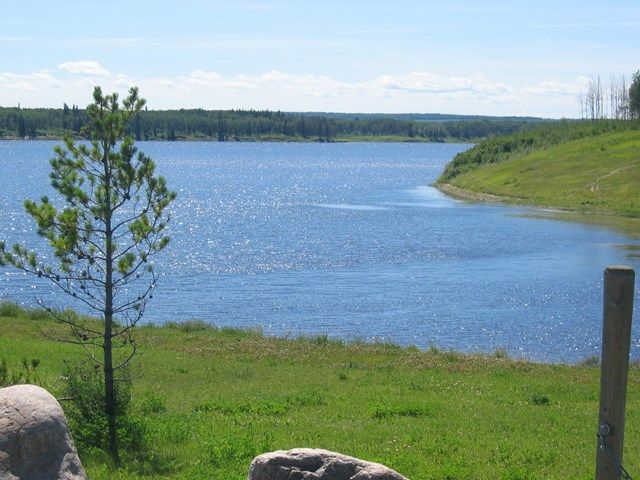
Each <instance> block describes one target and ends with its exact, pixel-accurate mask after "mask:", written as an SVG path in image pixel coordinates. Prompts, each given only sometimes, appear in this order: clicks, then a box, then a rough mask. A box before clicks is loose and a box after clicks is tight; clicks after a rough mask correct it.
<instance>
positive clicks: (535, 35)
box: [0, 0, 640, 118]
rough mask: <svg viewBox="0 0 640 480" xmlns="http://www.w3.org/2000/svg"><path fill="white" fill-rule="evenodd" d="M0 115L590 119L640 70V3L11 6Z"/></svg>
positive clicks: (2, 31)
mask: <svg viewBox="0 0 640 480" xmlns="http://www.w3.org/2000/svg"><path fill="white" fill-rule="evenodd" d="M0 11H1V12H2V14H1V15H0V52H2V54H1V55H0V106H5V107H7V106H17V105H18V104H20V105H21V106H23V107H61V106H62V104H63V102H66V103H67V104H69V105H72V104H77V105H80V106H86V105H87V104H88V103H90V101H91V92H92V89H93V86H94V85H100V86H102V88H103V90H105V91H106V92H113V91H117V92H119V93H121V94H125V93H126V91H127V89H128V88H129V87H131V86H134V85H135V86H138V87H139V89H140V92H141V94H142V96H143V97H145V98H146V99H147V105H148V108H150V109H166V108H172V109H175V108H204V109H230V108H236V109H250V108H253V109H271V110H284V111H334V112H386V113H455V114H480V115H531V116H542V117H553V118H560V117H569V118H571V117H577V116H579V109H578V102H577V96H578V95H579V93H580V91H581V90H584V89H585V88H586V85H587V83H588V79H589V78H590V77H593V76H594V75H598V74H599V75H601V76H602V77H603V78H604V79H608V78H610V77H611V75H622V74H624V75H627V77H629V76H630V75H631V74H632V73H633V72H635V71H637V70H639V69H640V55H639V54H638V53H639V52H640V1H639V0H632V1H628V0H620V1H590V0H585V1H563V0H555V1H546V0H539V1H531V0H527V1H519V0H513V1H509V2H507V1H501V2H497V1H492V0H486V1H470V0H469V1H464V0H451V1H449V0H440V1H437V2H436V1H430V0H421V1H409V0H395V1H389V0H385V1H378V0H369V1H359V0H355V1H349V0H342V1H334V0H320V1H318V0H316V1H313V2H311V1H306V0H298V1H294V0H265V1H257V0H255V1H254V0H238V1H233V0H227V1H224V2H222V1H197V0H186V1H169V0H153V1H147V0H128V1H121V0H110V1H108V2H107V1H97V0H96V1H93V0H82V1H80V0H77V1H71V0H56V1H50V0H47V1H30V2H16V1H14V0H12V1H5V0H0Z"/></svg>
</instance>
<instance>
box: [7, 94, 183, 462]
mask: <svg viewBox="0 0 640 480" xmlns="http://www.w3.org/2000/svg"><path fill="white" fill-rule="evenodd" d="M93 99H94V102H93V103H92V104H91V105H89V106H88V107H87V110H86V113H87V116H88V118H89V123H88V125H87V126H86V129H87V134H88V137H89V139H90V142H89V143H86V142H81V143H75V142H74V140H73V139H72V138H71V136H67V137H65V139H64V145H65V146H64V147H56V148H55V158H53V159H52V160H51V162H50V163H51V169H52V170H51V173H50V175H49V176H50V177H51V185H52V187H53V188H54V189H55V190H56V191H57V192H58V193H59V194H60V198H61V200H62V201H63V202H64V206H63V207H56V206H55V205H54V203H53V202H52V201H50V200H49V199H48V198H47V197H46V196H43V197H42V198H41V200H40V202H34V201H31V200H27V201H25V204H24V205H25V209H26V211H27V212H28V213H29V215H31V217H33V219H34V220H35V222H36V224H37V228H38V230H37V231H38V234H39V235H40V236H41V237H43V238H44V239H45V240H46V241H47V243H48V244H49V246H50V247H51V249H52V254H53V258H54V261H53V262H51V263H52V264H48V263H47V262H46V261H44V260H43V259H42V258H41V257H40V256H39V255H38V254H37V253H36V252H32V251H29V250H27V249H26V248H25V247H24V246H23V245H21V244H16V245H13V247H11V248H8V247H7V246H5V244H4V243H3V242H0V265H4V264H9V265H13V266H14V267H17V268H19V269H21V270H23V271H25V272H28V273H31V274H34V275H37V276H38V277H43V278H47V279H48V280H50V281H51V282H53V284H54V285H56V286H57V287H58V288H59V290H61V291H62V292H64V293H66V294H68V295H70V296H71V297H73V299H74V301H76V302H80V303H82V304H83V305H84V306H85V309H86V310H89V312H90V313H91V314H92V315H93V316H95V317H97V318H99V319H100V324H99V325H100V328H97V327H96V324H95V322H91V321H86V320H84V319H83V318H82V317H80V316H78V315H75V314H73V313H71V312H70V311H65V312H60V311H57V310H54V309H52V308H50V307H49V306H46V305H45V308H47V309H48V310H49V311H50V312H51V313H52V314H53V315H55V316H56V318H57V319H58V320H59V321H60V322H61V323H63V324H65V325H66V326H68V328H69V331H70V334H71V335H69V336H68V337H67V339H68V340H69V341H71V342H73V343H77V344H81V345H83V346H84V347H85V350H86V351H87V353H88V354H89V355H90V356H91V358H92V359H93V360H94V361H95V362H96V363H97V364H99V365H100V366H101V367H102V371H103V372H104V411H105V415H106V417H107V422H108V430H109V432H108V434H109V435H108V451H109V454H110V456H111V458H112V459H113V461H114V462H115V463H116V464H117V463H119V451H118V437H117V420H118V411H117V409H116V386H115V380H116V377H115V376H114V372H116V371H117V370H119V369H122V368H125V367H126V366H127V365H128V364H129V362H130V361H131V360H132V358H133V357H134V355H135V353H136V342H135V339H134V337H133V335H132V333H133V328H134V327H135V326H136V324H137V323H138V322H139V321H140V319H141V318H142V315H143V312H144V310H145V307H146V305H147V302H148V301H149V300H150V299H151V298H152V293H153V290H154V288H155V286H156V280H157V275H156V273H155V271H154V269H153V264H152V262H151V260H152V257H153V256H154V255H155V254H156V253H158V252H160V251H161V250H163V249H164V248H165V247H166V246H167V244H168V242H169V238H168V237H167V236H166V235H165V229H166V226H167V222H168V220H169V216H168V214H167V207H168V206H169V204H170V203H171V201H172V200H173V199H174V198H175V193H174V192H171V191H170V190H168V189H167V185H166V182H165V179H164V178H163V177H161V176H157V175H156V174H155V166H154V163H153V161H152V160H151V159H150V158H149V157H147V156H145V155H144V154H143V153H141V152H138V151H137V149H136V147H135V146H134V141H133V139H132V138H131V137H130V136H126V135H125V128H126V126H127V124H128V122H129V121H130V120H131V118H132V117H133V116H134V115H136V113H138V112H139V111H140V109H141V108H142V107H143V106H144V104H145V101H144V99H142V98H139V97H138V90H137V88H132V89H131V90H130V91H129V96H128V97H127V98H126V99H124V100H123V101H122V105H120V104H119V103H118V96H117V94H115V93H114V94H112V95H103V93H102V90H101V89H100V87H96V88H95V90H94V92H93ZM116 347H117V348H119V350H117V351H114V348H116Z"/></svg>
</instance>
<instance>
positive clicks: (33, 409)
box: [0, 385, 87, 480]
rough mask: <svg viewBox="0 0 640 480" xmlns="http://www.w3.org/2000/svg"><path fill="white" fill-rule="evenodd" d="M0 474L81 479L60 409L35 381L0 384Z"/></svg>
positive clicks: (13, 478)
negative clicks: (20, 383)
mask: <svg viewBox="0 0 640 480" xmlns="http://www.w3.org/2000/svg"><path fill="white" fill-rule="evenodd" d="M0 478H1V479H3V480H18V479H19V480H49V479H62V480H85V479H86V478H87V477H86V475H85V473H84V469H83V468H82V464H81V463H80V459H79V458H78V453H77V451H76V448H75V446H74V445H73V441H72V440H71V436H70V435H69V427H68V425H67V419H66V418H65V416H64V412H63V411H62V408H61V407H60V404H59V403H58V401H57V400H56V399H55V398H54V397H53V396H52V395H51V394H50V393H49V392H47V391H46V390H45V389H43V388H40V387H37V386H35V385H14V386H12V387H6V388H0Z"/></svg>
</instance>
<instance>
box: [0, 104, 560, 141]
mask: <svg viewBox="0 0 640 480" xmlns="http://www.w3.org/2000/svg"><path fill="white" fill-rule="evenodd" d="M546 121H548V120H544V119H541V118H533V117H483V116H461V115H443V114H398V115H395V114H346V113H287V112H280V111H277V112H274V111H269V110H259V111H258V110H202V109H191V110H185V109H180V110H148V111H143V112H140V114H138V115H137V116H136V117H134V119H133V121H132V122H131V124H130V126H129V129H130V134H131V135H133V136H134V137H135V138H136V139H137V140H169V141H173V140H218V141H243V140H303V141H304V140H307V141H327V142H331V141H336V140H338V141H345V140H346V141H348V140H366V139H383V140H384V139H390V140H392V139H398V140H405V141H431V142H444V141H452V140H458V141H460V140H461V141H472V140H478V139H481V138H486V137H489V136H493V135H504V134H509V133H514V132H519V131H522V130H525V129H527V128H530V127H531V126H533V125H535V124H538V123H540V122H546ZM86 122H87V117H86V114H85V111H84V109H80V108H78V107H77V106H75V105H73V106H71V107H69V106H68V105H66V104H65V105H64V107H63V108H58V109H55V108H19V107H17V108H16V107H10V108H3V107H0V138H59V137H61V136H62V135H63V134H64V133H65V132H67V131H68V132H71V133H72V134H73V135H74V136H76V137H80V138H81V137H82V136H83V126H84V125H85V123H86Z"/></svg>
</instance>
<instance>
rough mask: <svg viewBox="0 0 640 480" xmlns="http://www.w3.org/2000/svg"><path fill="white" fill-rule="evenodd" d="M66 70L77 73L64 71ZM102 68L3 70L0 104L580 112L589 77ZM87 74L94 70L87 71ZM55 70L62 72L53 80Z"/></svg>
mask: <svg viewBox="0 0 640 480" xmlns="http://www.w3.org/2000/svg"><path fill="white" fill-rule="evenodd" d="M61 71H66V72H73V73H80V74H79V75H76V76H68V75H66V76H65V75H63V74H62V72H61ZM101 71H105V72H106V70H104V68H103V67H102V66H101V65H100V64H99V63H98V62H67V63H64V64H61V65H60V66H59V70H58V71H57V72H51V71H46V70H41V71H38V72H35V73H30V74H16V73H0V105H14V104H17V103H18V102H21V103H22V104H23V105H25V106H45V107H46V106H59V105H61V104H62V103H63V102H66V103H67V104H72V103H73V104H77V105H86V104H88V103H89V102H90V101H91V90H92V89H93V86H95V85H98V84H99V85H100V86H101V87H102V89H103V91H105V92H113V91H117V92H118V93H119V94H121V95H123V96H124V95H126V93H127V90H128V89H129V87H130V86H134V85H135V86H138V87H139V88H140V91H141V93H142V95H143V96H144V97H145V98H147V99H148V100H149V108H153V109H163V108H205V109H207V108H211V109H216V108H246V109H250V108H255V109H272V110H278V109H279V110H285V111H286V110H289V111H343V112H344V111H349V112H443V113H469V114H489V115H539V116H551V117H554V116H555V117H559V116H575V115H576V113H577V101H576V96H577V94H578V93H579V92H580V90H583V91H584V88H585V85H586V84H587V83H588V79H587V78H582V77H580V78H577V79H575V80H573V81H571V80H568V81H556V80H541V81H539V82H537V83H535V82H532V83H527V84H507V83H505V82H501V81H499V80H497V79H493V78H490V77H487V76H485V75H483V74H471V75H462V76H461V75H458V76H453V75H452V76H447V75H439V74H435V73H432V72H425V71H422V72H420V71H415V72H407V73H401V74H388V75H380V76H378V77H375V78H361V79H355V80H351V81H343V80H338V79H336V78H332V77H329V76H326V75H315V74H301V73H287V72H283V71H279V70H269V71H266V72H264V73H261V74H252V75H248V74H237V75H225V74H222V73H219V72H215V71H208V70H204V69H202V70H194V71H192V72H191V73H188V74H185V75H176V76H172V77H168V76H162V77H136V76H129V75H126V74H123V73H119V74H113V75H112V74H109V73H108V72H107V75H102V76H100V75H98V73H99V72H101ZM89 72H93V73H91V74H89ZM56 76H58V77H59V78H56Z"/></svg>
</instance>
